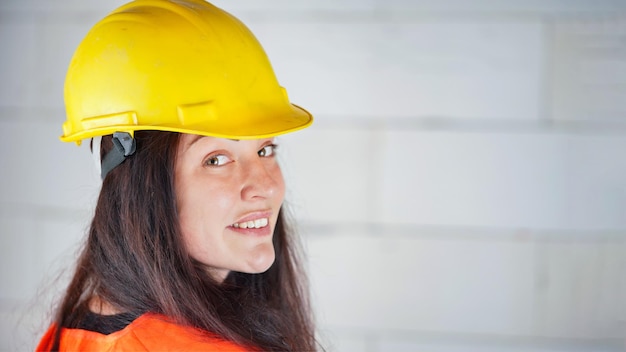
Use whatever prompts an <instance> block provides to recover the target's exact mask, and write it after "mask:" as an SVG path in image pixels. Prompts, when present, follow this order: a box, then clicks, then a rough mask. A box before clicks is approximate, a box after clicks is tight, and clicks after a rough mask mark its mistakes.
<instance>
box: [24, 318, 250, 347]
mask: <svg viewBox="0 0 626 352" xmlns="http://www.w3.org/2000/svg"><path fill="white" fill-rule="evenodd" d="M55 330H56V325H55V324H53V325H52V326H51V327H50V328H49V329H48V331H47V332H46V333H45V334H44V336H43V337H42V339H41V341H40V342H39V345H38V346H37V349H36V351H49V350H50V348H51V347H52V341H53V340H54V334H55ZM60 350H61V351H103V352H106V351H118V350H119V351H220V352H221V351H225V352H245V351H250V350H249V349H246V348H244V347H242V346H240V345H237V344H235V343H233V342H231V341H226V340H223V339H221V338H219V337H211V336H210V335H207V334H206V333H203V332H201V331H200V330H198V329H194V328H192V327H188V326H182V325H178V324H175V323H173V322H171V321H170V320H168V319H167V317H165V316H162V315H157V314H150V313H147V314H144V315H141V316H140V317H138V318H137V319H135V320H134V321H133V322H132V323H130V324H129V325H128V326H126V327H125V328H124V329H122V330H119V331H116V332H114V333H111V334H108V335H104V334H101V333H98V332H95V331H89V330H83V329H68V328H64V329H63V330H62V332H61V345H60Z"/></svg>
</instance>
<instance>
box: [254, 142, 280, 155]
mask: <svg viewBox="0 0 626 352" xmlns="http://www.w3.org/2000/svg"><path fill="white" fill-rule="evenodd" d="M277 147H278V146H277V145H276V144H268V145H266V146H265V147H263V148H261V150H259V152H258V154H259V156H260V157H269V156H272V155H274V153H276V148H277Z"/></svg>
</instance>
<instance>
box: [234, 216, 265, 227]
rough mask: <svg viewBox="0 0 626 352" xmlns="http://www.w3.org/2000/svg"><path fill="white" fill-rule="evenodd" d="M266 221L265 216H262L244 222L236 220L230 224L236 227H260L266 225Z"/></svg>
mask: <svg viewBox="0 0 626 352" xmlns="http://www.w3.org/2000/svg"><path fill="white" fill-rule="evenodd" d="M268 223H269V221H268V220H267V218H262V219H256V220H251V221H246V222H236V223H234V224H233V225H232V226H233V227H234V228H238V229H260V228H261V227H265V226H267V224H268Z"/></svg>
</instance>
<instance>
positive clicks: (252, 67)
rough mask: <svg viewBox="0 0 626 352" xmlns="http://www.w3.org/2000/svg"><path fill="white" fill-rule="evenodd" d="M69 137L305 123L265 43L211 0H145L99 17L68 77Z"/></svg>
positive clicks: (289, 127)
mask: <svg viewBox="0 0 626 352" xmlns="http://www.w3.org/2000/svg"><path fill="white" fill-rule="evenodd" d="M65 106H66V112H67V120H66V121H65V123H64V124H63V136H61V140H62V141H65V142H77V143H80V141H81V140H83V139H85V138H91V137H95V136H102V135H108V134H112V133H114V132H128V133H130V134H131V135H132V134H133V132H134V131H136V130H162V131H173V132H183V133H191V134H199V135H207V136H215V137H224V138H232V139H252V138H265V137H271V136H275V135H279V134H282V133H286V132H291V131H295V130H298V129H302V128H305V127H307V126H309V125H310V124H311V123H312V122H313V117H312V116H311V114H310V113H308V112H307V111H306V110H304V109H302V108H300V107H298V106H296V105H293V104H291V103H290V102H289V99H288V97H287V92H286V90H285V89H284V88H283V87H281V86H280V85H279V84H278V81H277V79H276V76H275V75H274V71H273V70H272V67H271V65H270V62H269V60H268V58H267V55H266V54H265V52H264V50H263V48H262V47H261V45H260V44H259V42H258V41H257V39H256V38H255V37H254V35H253V34H252V32H250V30H249V29H248V28H247V27H246V26H245V25H244V24H243V23H242V22H241V21H239V20H238V19H236V18H235V17H233V16H232V15H230V14H229V13H227V12H225V11H223V10H221V9H219V8H217V7H215V6H213V5H211V4H209V3H207V2H205V1H203V0H172V1H167V0H136V1H133V2H130V3H128V4H126V5H123V6H121V7H119V8H118V9H117V10H115V11H113V12H112V13H111V14H109V15H108V16H107V17H105V18H104V19H102V20H101V21H100V22H98V23H97V24H96V25H95V26H94V27H93V28H92V29H91V30H90V31H89V33H88V34H87V36H86V37H85V38H84V39H83V41H82V42H81V44H80V45H79V47H78V49H77V50H76V52H75V53H74V57H73V58H72V61H71V63H70V66H69V69H68V72H67V76H66V80H65Z"/></svg>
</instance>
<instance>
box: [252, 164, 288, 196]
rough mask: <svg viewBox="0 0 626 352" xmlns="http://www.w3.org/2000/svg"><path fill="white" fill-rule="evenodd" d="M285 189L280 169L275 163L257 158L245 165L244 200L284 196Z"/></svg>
mask: <svg viewBox="0 0 626 352" xmlns="http://www.w3.org/2000/svg"><path fill="white" fill-rule="evenodd" d="M284 187H285V186H284V182H283V176H282V173H281V171H280V167H279V166H278V164H276V162H275V161H273V160H263V158H257V159H256V160H252V161H250V162H248V163H247V164H246V165H245V171H244V185H243V188H242V190H241V197H242V199H244V200H254V199H257V198H258V199H267V198H273V197H276V196H279V195H281V194H283V193H284V190H283V189H284Z"/></svg>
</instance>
